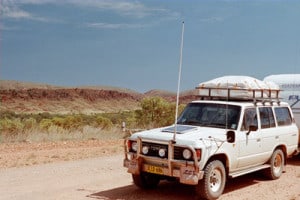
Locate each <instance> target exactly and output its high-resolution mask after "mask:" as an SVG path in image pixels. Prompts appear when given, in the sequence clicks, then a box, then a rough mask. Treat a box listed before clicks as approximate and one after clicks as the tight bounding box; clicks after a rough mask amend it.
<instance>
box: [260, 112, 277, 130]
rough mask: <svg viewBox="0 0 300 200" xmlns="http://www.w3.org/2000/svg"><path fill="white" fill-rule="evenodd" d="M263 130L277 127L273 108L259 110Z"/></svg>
mask: <svg viewBox="0 0 300 200" xmlns="http://www.w3.org/2000/svg"><path fill="white" fill-rule="evenodd" d="M259 116H260V122H261V128H271V127H275V119H274V115H273V112H272V108H271V107H262V108H259Z"/></svg>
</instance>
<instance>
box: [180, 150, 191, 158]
mask: <svg viewBox="0 0 300 200" xmlns="http://www.w3.org/2000/svg"><path fill="white" fill-rule="evenodd" d="M182 156H183V158H184V159H186V160H188V159H190V158H191V157H192V152H191V151H190V150H189V149H184V150H183V152H182Z"/></svg>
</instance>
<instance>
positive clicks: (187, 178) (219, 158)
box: [124, 77, 299, 199]
mask: <svg viewBox="0 0 300 200" xmlns="http://www.w3.org/2000/svg"><path fill="white" fill-rule="evenodd" d="M224 85H225V86H226V88H225V87H224ZM249 85H250V86H251V88H250V89H249ZM245 86H246V88H245ZM197 88H198V89H199V93H200V96H201V98H202V100H199V101H193V102H191V103H190V104H188V105H187V107H186V109H185V110H184V111H183V113H182V114H181V116H180V117H179V119H178V122H177V124H176V129H175V125H172V126H168V127H163V128H157V129H152V130H147V131H142V132H138V133H135V134H133V135H132V136H130V137H129V138H128V139H127V140H126V141H125V159H124V166H125V167H126V168H128V172H129V173H132V177H133V181H134V183H135V184H136V185H137V186H139V187H141V188H147V187H154V186H156V185H157V184H158V182H159V180H161V179H164V178H167V179H168V178H175V179H178V181H179V182H181V183H184V184H189V185H197V188H198V189H197V192H198V194H199V195H200V196H201V197H203V198H206V199H216V198H218V197H219V196H220V195H221V194H222V192H223V189H224V187H225V182H226V177H230V178H234V177H237V176H240V175H244V174H247V173H251V172H254V171H258V170H262V169H265V170H266V171H267V174H268V176H269V177H271V178H272V179H277V178H279V177H280V175H281V173H282V171H283V170H284V165H285V160H286V158H287V157H288V156H291V155H293V154H294V153H295V152H296V150H297V146H298V142H297V141H298V137H299V136H298V128H297V126H296V124H295V120H294V117H293V114H292V112H291V109H290V107H289V104H288V103H283V102H279V100H278V93H279V89H278V87H277V86H276V85H271V86H270V85H268V84H267V85H265V83H263V82H260V81H258V80H257V79H253V78H250V77H223V78H221V79H215V80H213V81H211V82H206V83H203V84H200V85H199V87H197ZM253 88H254V89H253ZM266 113H267V116H266ZM250 118H251V120H249V119H250ZM175 130H176V137H175V138H176V140H175V141H174V140H173V138H174V137H173V136H174V131H175Z"/></svg>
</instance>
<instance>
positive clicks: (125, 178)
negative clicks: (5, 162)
mask: <svg viewBox="0 0 300 200" xmlns="http://www.w3.org/2000/svg"><path fill="white" fill-rule="evenodd" d="M122 160H123V154H122V153H117V154H113V155H110V156H100V157H98V158H89V159H83V160H74V161H62V162H55V163H49V164H39V165H33V166H27V167H19V168H6V169H0V180H1V181H0V194H1V195H0V199H5V200H6V199H7V200H8V199H9V200H11V199H33V200H35V199H45V200H51V199H56V200H57V199H64V200H68V199H70V200H71V199H72V200H81V199H82V200H89V199H90V200H92V199H102V200H117V199H118V200H121V199H124V200H131V199H132V200H133V199H146V200H147V199H148V200H153V199H161V200H163V199H174V200H186V199H196V197H195V192H194V188H193V187H191V186H186V185H181V184H178V183H175V182H161V183H160V185H159V187H158V188H157V189H155V190H147V191H144V190H140V189H138V188H137V187H135V186H134V185H133V184H132V181H131V176H130V174H128V173H127V172H126V169H125V168H123V167H122ZM220 199H221V200H229V199H230V200H237V199H239V200H240V199H272V200H273V199H278V200H300V157H299V156H298V157H294V158H293V159H290V160H289V162H288V165H287V172H286V173H284V174H283V175H282V177H281V178H280V179H279V180H275V181H269V180H266V179H264V178H263V177H262V176H261V175H260V173H254V174H250V175H246V176H243V177H239V178H236V179H232V180H229V181H228V183H227V185H226V188H225V192H224V194H223V195H222V196H221V198H220Z"/></svg>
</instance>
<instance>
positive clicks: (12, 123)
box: [0, 118, 24, 134]
mask: <svg viewBox="0 0 300 200" xmlns="http://www.w3.org/2000/svg"><path fill="white" fill-rule="evenodd" d="M23 128H24V125H23V123H22V122H21V120H20V119H18V118H15V119H8V118H3V119H1V120H0V131H1V132H2V133H11V134H17V133H19V132H23Z"/></svg>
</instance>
